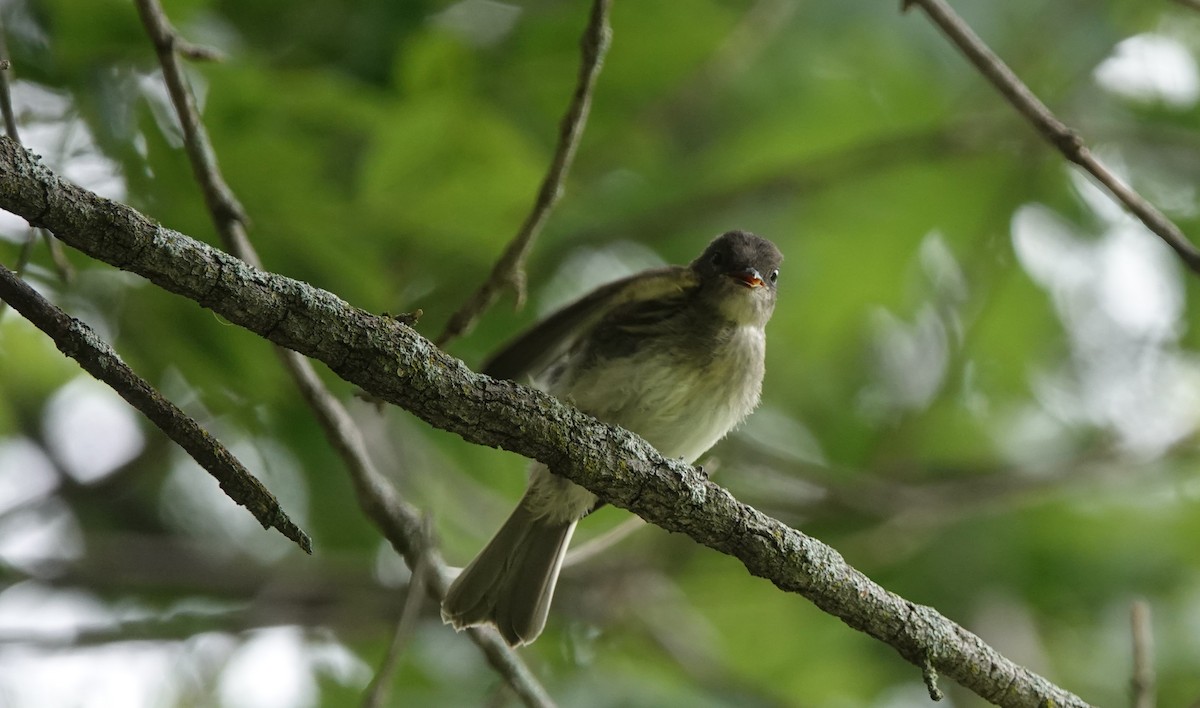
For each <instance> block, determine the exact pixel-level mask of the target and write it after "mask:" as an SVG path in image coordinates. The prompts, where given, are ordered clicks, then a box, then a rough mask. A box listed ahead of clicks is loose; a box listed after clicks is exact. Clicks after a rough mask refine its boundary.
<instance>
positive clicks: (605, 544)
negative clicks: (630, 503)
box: [563, 516, 646, 568]
mask: <svg viewBox="0 0 1200 708" xmlns="http://www.w3.org/2000/svg"><path fill="white" fill-rule="evenodd" d="M645 525H646V522H645V521H643V520H642V519H641V517H638V516H631V517H629V518H628V519H626V520H624V521H622V522H621V523H620V524H617V525H616V526H614V527H613V528H611V529H609V530H608V531H605V532H604V533H602V534H600V535H599V536H597V537H595V538H593V539H590V540H588V541H587V542H586V543H581V544H579V545H578V546H576V547H575V548H572V549H571V550H569V551H567V555H566V557H565V558H564V559H563V567H564V568H570V567H571V566H573V565H578V564H580V563H583V562H584V561H588V560H591V559H592V558H594V557H595V556H598V555H600V554H601V553H603V552H604V551H607V550H608V549H610V548H612V547H613V546H615V545H617V544H618V543H620V542H621V541H624V540H625V539H626V538H628V537H629V536H630V535H631V534H632V533H633V532H634V531H637V530H638V529H640V528H642V527H643V526H645Z"/></svg>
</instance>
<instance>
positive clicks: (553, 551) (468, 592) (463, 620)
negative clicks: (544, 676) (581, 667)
mask: <svg viewBox="0 0 1200 708" xmlns="http://www.w3.org/2000/svg"><path fill="white" fill-rule="evenodd" d="M575 523H576V522H574V521H570V522H561V521H557V522H553V521H548V520H547V519H545V518H540V517H535V516H534V515H533V513H532V512H530V511H529V509H527V508H526V506H525V505H524V504H520V505H518V506H517V508H516V510H515V511H513V513H512V515H511V516H509V517H508V520H507V521H505V522H504V525H503V526H501V527H500V530H499V531H497V532H496V535H495V536H494V537H492V540H491V541H489V542H488V544H487V545H486V546H485V547H484V548H483V550H482V551H480V552H479V555H478V556H476V557H475V560H473V561H471V563H470V565H468V566H467V567H466V568H464V569H463V571H462V573H461V574H460V575H459V576H458V578H456V579H455V581H454V582H453V583H451V585H450V588H449V589H448V590H447V591H446V597H445V599H444V600H443V601H442V619H443V620H444V621H446V622H447V623H449V624H452V625H454V627H455V628H456V629H464V628H466V627H471V626H475V625H480V624H492V625H495V626H496V628H497V629H498V630H499V631H500V634H501V636H503V637H504V640H505V641H507V642H508V643H509V644H510V645H513V646H520V645H522V644H528V643H530V642H532V641H533V640H534V639H536V638H537V636H538V635H539V634H541V633H542V629H543V628H544V627H545V626H546V615H547V613H548V612H549V610H550V599H551V598H552V597H553V596H554V587H555V585H556V584H557V583H558V574H559V571H560V570H561V569H562V562H563V556H565V555H566V551H567V544H568V543H570V541H571V535H572V534H573V533H574V532H575Z"/></svg>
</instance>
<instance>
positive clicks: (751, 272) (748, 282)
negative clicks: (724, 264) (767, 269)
mask: <svg viewBox="0 0 1200 708" xmlns="http://www.w3.org/2000/svg"><path fill="white" fill-rule="evenodd" d="M726 275H728V276H729V277H730V278H733V279H734V280H736V281H738V282H739V283H741V284H742V285H745V286H746V287H748V288H750V289H751V290H753V289H754V288H761V287H762V286H763V285H765V284H766V283H764V282H763V279H762V276H761V275H759V274H758V271H757V270H755V269H753V268H747V269H746V270H739V271H737V272H736V273H727V274H726Z"/></svg>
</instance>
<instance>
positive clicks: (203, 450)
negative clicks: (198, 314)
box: [0, 266, 312, 553]
mask: <svg viewBox="0 0 1200 708" xmlns="http://www.w3.org/2000/svg"><path fill="white" fill-rule="evenodd" d="M0 299H3V300H4V301H5V302H7V303H8V304H9V305H11V306H12V308H13V309H15V310H16V311H17V312H20V313H21V315H23V316H24V317H25V319H27V320H29V321H30V322H32V323H33V324H34V326H36V327H37V328H38V329H40V330H42V331H43V332H45V333H46V334H47V335H49V336H50V338H51V339H53V340H54V344H55V346H57V347H58V349H59V351H61V352H62V353H63V354H66V355H67V356H69V357H71V358H72V359H74V360H75V361H77V362H79V365H80V366H82V367H83V369H84V370H85V371H87V372H88V373H89V374H91V375H92V376H94V377H96V378H97V379H99V380H101V381H103V382H104V383H106V384H108V385H109V386H111V387H112V388H113V390H114V391H116V392H117V393H118V394H119V395H120V396H121V398H124V399H125V400H126V401H128V402H129V404H130V405H132V406H133V407H134V408H136V409H138V411H140V412H141V413H142V415H144V416H146V418H147V419H148V420H149V421H150V422H151V423H154V425H156V426H157V427H158V429H159V430H161V431H163V432H164V433H166V434H167V437H169V438H171V440H173V441H175V443H176V444H178V445H179V446H180V447H182V448H183V449H184V450H186V451H187V453H188V454H189V455H191V456H192V457H193V458H194V459H195V460H196V462H198V463H200V466H201V467H203V468H204V469H205V470H207V471H208V473H209V474H211V475H212V476H213V477H214V478H216V480H217V481H218V482H220V483H221V489H222V490H223V491H224V492H225V494H226V495H227V496H228V497H229V498H230V499H232V500H234V501H235V502H237V503H238V504H241V505H242V506H244V507H246V509H247V510H249V511H250V513H252V514H254V518H256V519H258V521H259V523H261V524H262V525H263V528H268V527H273V528H275V529H277V530H278V531H279V532H280V533H282V534H283V535H284V536H286V537H288V538H290V539H291V540H293V541H295V542H296V544H297V545H299V546H300V547H301V548H303V549H304V550H305V552H307V553H312V541H311V540H309V538H308V535H307V534H305V533H304V532H303V531H301V530H300V528H299V527H298V526H296V525H295V524H294V523H292V520H291V519H289V518H288V516H287V514H286V513H285V512H284V511H283V509H282V508H280V506H279V502H278V501H276V499H275V497H274V496H273V495H272V494H271V493H270V492H269V491H267V488H266V487H264V486H263V485H262V483H261V482H259V481H258V480H257V479H255V478H254V475H252V474H250V472H248V471H247V470H246V468H245V467H243V466H242V463H241V462H239V461H238V460H237V458H236V457H234V456H233V454H232V453H230V452H229V450H227V449H226V448H225V446H224V445H222V444H221V443H220V442H218V441H217V440H216V439H215V438H213V437H212V436H211V435H209V434H208V432H207V431H205V430H204V428H201V427H200V425H199V424H198V423H197V422H196V421H194V420H192V419H191V418H190V417H188V415H187V414H186V413H184V412H183V411H181V410H180V409H179V408H178V407H176V406H175V404H173V403H171V402H170V401H168V400H167V399H165V398H163V396H162V394H160V393H159V392H158V391H156V390H155V389H154V387H153V386H151V385H150V384H149V383H148V382H147V381H146V380H145V379H143V378H141V377H140V376H138V375H137V374H135V373H134V372H133V370H132V369H130V368H129V366H128V365H126V364H125V362H123V361H121V358H120V357H118V356H117V354H116V352H114V351H113V350H112V347H110V346H108V344H106V343H105V342H103V341H102V340H101V339H100V338H99V337H97V336H96V333H95V332H93V331H92V329H91V328H90V327H88V326H87V325H85V324H83V323H82V322H80V321H79V320H76V319H74V318H72V317H70V316H69V315H67V313H65V312H63V311H62V310H60V309H58V308H57V307H55V306H54V305H52V304H51V303H50V302H49V301H48V300H46V299H45V298H43V297H42V296H41V295H39V294H38V293H37V291H36V290H34V289H33V288H31V287H30V286H29V285H28V284H27V283H25V281H23V280H21V279H20V278H19V277H17V274H16V273H14V272H12V271H10V270H9V269H8V268H5V267H4V266H0Z"/></svg>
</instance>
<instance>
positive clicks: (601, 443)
mask: <svg viewBox="0 0 1200 708" xmlns="http://www.w3.org/2000/svg"><path fill="white" fill-rule="evenodd" d="M0 208H4V209H7V210H9V211H11V212H13V213H16V214H19V215H21V216H23V217H24V218H26V219H29V220H31V221H33V222H34V223H35V224H37V225H41V226H45V227H47V228H49V229H50V230H51V231H53V232H54V233H55V235H56V236H58V237H59V238H61V239H62V240H63V241H65V242H66V243H68V244H69V245H71V246H73V247H75V248H78V249H79V250H81V251H83V252H84V253H86V254H88V255H90V256H92V257H93V258H96V259H98V260H101V261H104V262H106V263H110V264H112V265H115V266H117V267H119V268H123V269H125V270H128V271H130V272H133V273H137V274H139V275H141V276H143V277H145V278H147V279H149V280H150V281H151V282H153V283H155V284H156V285H158V286H160V287H162V288H164V289H166V290H169V291H171V292H174V293H176V294H179V295H181V296H183V297H186V298H188V299H191V300H194V301H195V302H197V303H199V304H200V305H202V306H204V307H206V308H209V309H211V310H213V311H214V312H216V313H218V314H220V315H221V316H222V317H224V318H226V319H228V320H229V321H230V322H233V323H234V324H237V325H240V326H242V327H245V328H246V329H249V330H251V331H252V332H255V333H257V334H259V335H260V336H263V337H265V338H267V339H269V340H271V341H272V342H275V343H276V344H279V345H281V346H285V347H288V348H290V349H294V350H296V351H298V352H301V353H303V354H305V355H307V356H311V357H313V358H316V359H320V360H321V361H323V362H325V363H326V364H327V365H328V366H329V367H330V368H331V369H332V370H333V371H334V372H336V373H337V374H338V375H339V376H341V377H342V378H344V379H346V380H347V381H349V382H352V383H354V384H356V385H358V386H360V387H362V388H363V389H365V390H366V391H368V392H370V393H371V394H373V395H375V396H377V397H379V398H381V399H383V400H386V401H389V402H391V403H394V404H396V405H398V406H400V407H402V408H404V409H406V410H408V411H410V412H411V413H413V414H414V415H416V416H418V417H420V418H421V419H423V420H425V421H426V422H428V423H429V424H430V425H433V426H436V427H438V428H442V429H444V430H448V431H452V432H455V433H457V434H458V435H460V436H462V437H463V438H464V439H465V440H468V441H470V442H473V443H476V444H479V445H488V446H492V447H501V448H504V449H507V450H511V451H513V452H517V453H519V454H522V455H525V456H527V457H531V458H534V459H537V460H540V461H542V462H544V463H546V464H547V465H548V466H549V467H550V468H551V469H552V470H554V471H555V472H557V473H558V474H561V475H563V476H564V477H567V478H569V479H571V480H572V481H574V482H576V483H578V484H580V485H582V486H584V487H586V488H588V489H590V490H591V491H593V492H595V493H596V494H599V495H600V496H601V497H603V498H604V499H606V500H608V501H609V502H610V503H612V504H615V505H617V506H620V507H623V508H625V509H628V510H630V511H633V512H634V513H636V514H638V515H639V516H641V517H642V518H644V519H646V520H647V521H649V522H651V523H653V524H656V525H658V526H660V527H662V528H664V529H667V530H669V531H676V532H680V533H685V534H687V535H688V536H690V537H691V538H693V539H694V540H696V541H698V542H700V543H702V544H704V545H706V546H709V547H711V548H713V549H716V550H718V551H720V552H722V553H726V554H728V555H731V556H733V557H735V558H737V559H739V560H740V561H741V562H742V563H743V564H745V566H746V568H747V570H749V571H750V573H752V574H754V575H756V576H759V577H762V578H766V579H768V580H770V581H771V582H772V583H774V584H775V585H776V586H777V587H779V588H780V589H782V590H785V591H788V592H794V593H797V594H800V595H803V596H804V597H806V598H808V599H809V600H811V601H812V602H813V603H814V604H816V605H817V606H818V607H820V608H822V609H823V610H825V611H826V612H829V613H830V614H833V615H835V616H837V617H838V618H840V619H841V620H842V621H843V622H845V623H846V624H848V625H850V626H851V627H853V628H855V629H858V630H860V631H862V632H865V633H866V634H868V635H870V636H872V637H875V638H877V639H879V640H880V641H883V642H885V643H887V644H888V645H890V646H891V647H893V648H894V649H895V650H896V651H897V652H898V653H899V654H900V655H901V656H903V657H904V658H905V659H906V660H908V661H909V662H911V663H912V664H913V665H914V666H916V667H918V668H919V669H921V670H924V669H925V667H926V666H927V665H928V666H929V667H932V668H933V669H934V670H936V671H937V673H938V674H939V675H940V676H941V677H943V678H946V679H950V680H953V681H955V682H957V683H959V684H961V685H963V686H965V687H967V688H968V689H970V690H972V691H974V692H975V693H977V694H979V695H980V696H982V697H984V698H986V699H987V700H989V701H992V702H993V703H995V704H997V705H1001V706H1014V707H1016V706H1023V707H1024V706H1027V707H1034V706H1043V705H1054V706H1061V707H1069V706H1074V707H1082V706H1086V705H1088V704H1087V703H1086V702H1085V701H1083V700H1082V699H1081V698H1079V697H1077V696H1075V695H1073V694H1071V693H1070V692H1068V691H1066V690H1064V689H1062V688H1060V687H1058V686H1056V685H1054V684H1053V683H1051V682H1049V681H1048V680H1046V679H1045V678H1043V677H1041V676H1038V675H1037V674H1035V673H1033V672H1032V671H1030V670H1028V669H1026V668H1024V667H1021V666H1019V665H1017V664H1016V663H1014V662H1012V661H1011V660H1009V659H1007V658H1005V657H1004V656H1002V655H1001V654H1000V653H999V652H997V651H996V650H995V649H993V648H991V647H990V646H988V645H987V644H986V643H985V642H984V641H983V640H982V639H980V638H979V637H977V636H975V635H974V634H971V633H970V632H968V631H967V630H966V629H964V628H963V627H961V626H959V625H957V624H955V623H954V622H952V621H951V620H949V619H947V618H946V617H943V616H942V615H941V614H939V613H938V612H937V611H936V610H934V609H933V608H930V607H924V606H921V605H916V604H914V603H912V602H909V601H907V600H905V599H904V598H902V597H900V596H898V595H895V594H894V593H891V592H888V591H887V590H885V589H884V588H882V587H880V586H879V585H877V584H875V583H874V582H872V581H871V580H870V579H869V578H867V577H866V576H865V575H863V574H862V573H860V572H859V571H857V570H855V569H854V568H852V567H851V566H850V565H849V564H847V563H846V561H845V560H844V559H843V558H842V557H841V556H840V555H839V554H838V553H837V551H835V550H833V549H832V548H830V547H829V546H827V545H825V544H823V543H821V542H820V541H817V540H816V539H813V538H810V537H808V536H806V535H804V534H802V533H800V532H799V531H797V530H795V529H792V528H790V527H788V526H787V525H786V524H783V523H781V522H779V521H777V520H775V519H773V518H771V517H769V516H767V515H765V514H763V513H762V512H760V511H758V510H756V509H754V508H752V507H750V506H748V505H746V504H743V503H741V502H739V501H738V500H737V499H735V498H734V497H733V496H732V495H731V494H730V493H729V492H728V491H726V490H725V489H723V488H722V487H719V486H717V485H716V484H713V483H712V482H711V481H708V480H707V479H705V478H704V477H703V476H702V475H701V474H700V473H699V472H697V471H696V470H694V469H693V468H692V467H690V466H689V465H686V464H684V463H682V462H680V461H678V460H668V459H664V458H663V457H662V456H661V455H660V454H658V452H656V451H655V450H654V449H653V448H652V447H650V446H649V445H648V444H647V443H646V442H644V441H643V440H642V439H641V438H639V437H637V436H636V435H633V434H632V433H629V432H627V431H625V430H622V429H620V428H617V427H615V426H612V425H607V424H604V423H601V422H599V421H597V420H596V419H594V418H592V417H590V416H588V415H585V414H584V413H581V412H579V411H578V410H575V409H574V408H571V407H570V406H568V405H566V404H564V403H562V402H560V401H558V400H556V399H554V398H553V397H551V396H549V395H546V394H544V393H542V392H539V391H536V390H533V389H530V388H526V387H523V386H520V385H518V384H515V383H513V382H510V381H499V380H495V379H492V378H489V377H487V376H483V375H480V374H476V373H474V372H472V371H471V370H470V369H468V368H467V367H466V365H465V364H463V363H462V362H461V361H459V360H458V359H455V358H453V357H451V356H449V355H447V354H445V353H444V352H442V351H441V350H439V349H438V348H437V347H435V346H433V344H432V343H431V342H429V341H428V340H426V339H425V338H424V337H422V336H420V335H419V334H418V333H417V332H415V331H413V330H412V329H411V328H409V327H407V326H405V325H403V324H401V323H399V322H396V321H395V320H392V319H390V318H387V317H379V316H376V315H373V314H371V313H368V312H366V311H364V310H361V309H359V308H356V307H354V306H352V305H350V304H348V303H346V302H345V301H343V300H341V299H340V298H338V297H337V296H336V295H333V294H332V293H329V292H326V291H324V290H321V289H319V288H314V287H312V286H310V285H307V284H305V283H301V282H298V281H296V280H292V279H291V278H286V277H284V276H281V275H276V274H272V273H266V272H263V271H261V270H258V269H256V268H253V267H251V266H249V265H247V264H246V263H244V262H243V261H241V260H238V259H236V258H234V257H232V256H230V255H229V254H226V253H224V252H222V251H219V250H217V249H215V248H212V247H210V246H207V245H205V244H203V243H200V242H198V241H195V240H193V239H191V238H189V237H187V236H185V235H183V234H181V233H178V232H176V231H172V230H170V229H166V228H163V227H162V226H159V225H158V224H156V223H154V222H153V221H151V220H150V219H148V218H147V217H145V216H143V215H142V214H140V213H138V212H137V211H135V210H133V209H131V208H129V207H126V206H123V205H120V204H116V203H114V202H111V201H108V200H105V199H102V198H100V197H97V196H96V195H93V194H91V193H90V192H88V191H86V190H84V189H82V188H80V187H78V186H76V185H73V184H70V183H68V182H65V181H64V180H62V179H60V178H59V177H58V176H57V175H54V174H53V173H51V172H50V171H49V170H47V169H46V168H45V167H44V166H43V165H41V163H40V162H39V161H38V160H37V159H36V158H35V156H33V155H30V154H29V153H28V152H26V151H25V150H23V149H21V148H20V147H19V146H18V145H16V144H15V143H13V142H11V141H9V140H4V139H0Z"/></svg>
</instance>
